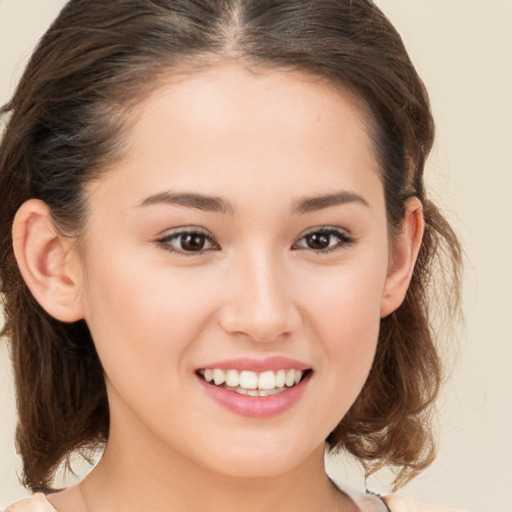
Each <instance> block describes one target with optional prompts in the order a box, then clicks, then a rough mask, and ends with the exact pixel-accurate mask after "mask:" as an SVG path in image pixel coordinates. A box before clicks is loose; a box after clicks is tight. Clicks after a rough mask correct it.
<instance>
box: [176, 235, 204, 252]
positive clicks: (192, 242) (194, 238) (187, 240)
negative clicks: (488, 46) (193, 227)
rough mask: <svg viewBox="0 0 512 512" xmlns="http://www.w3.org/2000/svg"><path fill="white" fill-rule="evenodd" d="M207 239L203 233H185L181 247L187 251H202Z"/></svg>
mask: <svg viewBox="0 0 512 512" xmlns="http://www.w3.org/2000/svg"><path fill="white" fill-rule="evenodd" d="M204 243H205V239H204V236H203V235H199V234H197V233H196V234H191V235H184V236H183V239H182V241H181V247H182V248H183V249H184V250H185V251H200V250H201V249H203V248H204Z"/></svg>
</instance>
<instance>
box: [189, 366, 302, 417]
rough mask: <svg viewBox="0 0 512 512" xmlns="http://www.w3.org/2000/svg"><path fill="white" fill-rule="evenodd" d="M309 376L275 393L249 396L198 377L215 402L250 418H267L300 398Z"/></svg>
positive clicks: (287, 407)
mask: <svg viewBox="0 0 512 512" xmlns="http://www.w3.org/2000/svg"><path fill="white" fill-rule="evenodd" d="M310 378H311V373H308V374H307V375H305V376H304V377H303V379H302V380H301V381H300V382H299V383H298V384H297V385H295V386H293V387H291V388H289V389H287V390H286V391H282V392H281V393H276V394H275V395H270V396H249V395H241V394H240V393H236V392H235V391H229V390H228V389H225V388H223V387H221V386H215V385H214V384H209V383H208V382H206V381H205V380H204V379H202V378H200V377H198V379H199V382H200V383H201V385H202V386H203V388H204V389H205V391H206V393H207V394H208V396H209V397H210V398H212V399H213V400H214V401H215V402H217V403H218V404H219V405H221V406H222V407H224V408H226V409H228V410H229V411H231V412H234V413H236V414H238V415H240V416H247V417H250V418H268V417H270V416H275V415H277V414H280V413H283V412H284V411H286V410H287V409H289V408H290V407H292V405H293V404H295V403H296V402H297V401H298V400H299V399H300V397H301V396H302V394H303V393H304V391H305V389H306V386H307V384H308V382H309V379H310Z"/></svg>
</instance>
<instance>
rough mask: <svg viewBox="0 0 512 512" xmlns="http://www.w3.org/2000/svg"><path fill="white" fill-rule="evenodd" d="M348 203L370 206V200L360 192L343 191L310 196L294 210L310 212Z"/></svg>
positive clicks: (297, 204) (301, 201)
mask: <svg viewBox="0 0 512 512" xmlns="http://www.w3.org/2000/svg"><path fill="white" fill-rule="evenodd" d="M348 203H359V204H362V205H364V206H366V207H368V208H369V207H370V205H369V204H368V201H366V199H364V197H362V196H360V195H359V194H356V193H355V192H352V191H342V192H337V193H335V194H327V195H322V196H317V197H308V198H306V199H302V200H299V201H297V203H296V204H295V207H294V208H293V210H294V212H297V213H308V212H313V211H317V210H323V209H324V208H331V207H332V206H339V205H343V204H348Z"/></svg>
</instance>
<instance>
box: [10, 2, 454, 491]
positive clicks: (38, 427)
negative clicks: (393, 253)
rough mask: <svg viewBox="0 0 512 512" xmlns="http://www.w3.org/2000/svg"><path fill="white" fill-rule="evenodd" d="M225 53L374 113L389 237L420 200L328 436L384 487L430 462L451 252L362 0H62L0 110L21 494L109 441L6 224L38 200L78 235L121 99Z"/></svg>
mask: <svg viewBox="0 0 512 512" xmlns="http://www.w3.org/2000/svg"><path fill="white" fill-rule="evenodd" d="M226 58H228V59H235V60H238V61H241V62H243V63H245V64H247V65H251V64H252V65H259V66H266V67H271V68H286V69H298V70H301V71H303V72H307V73H310V74H311V75H313V76H318V77H322V78H324V79H326V80H327V81H328V82H329V83H331V84H332V85H333V86H335V87H339V88H341V89H342V90H344V91H347V90H348V91H349V92H350V93H351V94H352V95H353V96H355V97H356V98H357V99H358V101H359V102H362V103H363V104H364V105H365V109H366V111H367V112H368V113H369V117H370V119H371V121H370V123H369V124H370V129H371V133H372V136H373V138H374V140H375V145H376V148H377V153H378V158H379V160H380V162H379V163H380V168H381V172H382V181H383V184H384V189H385V199H386V205H387V214H388V220H389V225H390V226H391V227H392V228H393V229H392V230H395V231H396V230H399V229H400V222H401V220H402V218H403V215H404V204H405V201H406V200H407V198H409V197H410V196H411V195H416V196H417V197H418V198H419V199H420V200H421V201H422V203H423V206H424V216H425V222H426V232H425V236H424V239H423V243H422V247H421V250H420V254H419V258H418V261H417V263H416V267H415V270H414V275H413V279H412V282H411V285H410V288H409V290H408V292H407V296H406V298H405V301H404V303H403V305H402V306H401V307H400V308H399V309H398V310H397V311H396V312H394V313H392V314H391V315H389V316H388V317H387V318H385V319H383V320H382V322H381V329H380V335H379V342H378V348H377V354H376V358H375V361H374V364H373V368H372V370H371V372H370V376H369V378H368V380H367V382H366V384H365V386H364V388H363V390H362V392H361V394H360V396H359V397H358V398H357V400H356V402H355V403H354V404H353V406H352V408H351V409H350V411H349V412H348V413H347V415H346V416H345V417H344V418H343V419H342V420H341V422H340V423H339V425H338V426H337V427H336V428H335V430H334V431H333V432H332V433H331V434H330V435H329V437H328V439H327V442H328V443H329V446H330V448H331V449H332V450H340V449H341V450H346V451H348V452H350V453H352V454H354V455H355V456H356V457H357V458H359V460H360V461H361V462H362V463H363V464H364V465H365V468H366V470H367V472H371V471H372V470H375V469H376V468H378V467H381V466H384V465H388V466H391V467H394V468H395V470H396V472H397V479H396V483H397V484H400V483H403V482H404V481H406V480H407V479H408V478H410V477H411V476H413V475H414V474H415V473H417V472H418V471H420V470H421V469H423V468H425V467H426V466H427V465H428V464H429V463H430V462H431V461H432V460H433V457H434V444H433V440H432V435H431V432H430V429H429V426H428V425H429V423H428V421H426V420H428V416H429V409H430V406H431V405H432V403H433V401H434V399H435V397H436V395H437V392H438V387H439V383H440V363H439V357H438V354H437V350H436V347H435V344H434V340H433V327H432V324H431V319H430V317H429V311H430V308H429V304H430V301H431V300H432V297H431V296H430V295H431V290H432V282H433V281H432V277H433V274H434V272H435V268H436V265H439V263H440V262H439V260H440V259H443V256H446V258H444V263H445V265H446V264H448V268H447V269H445V272H444V274H443V276H444V278H445V283H444V284H445V285H446V288H445V289H444V291H443V290H439V289H437V291H436V301H442V300H446V303H445V305H446V307H447V308H450V310H452V311H454V310H456V309H457V304H458V291H459V274H458V267H459V263H460V259H461V255H460V247H459V244H458V242H457V239H456V237H455V235H454V233H453V231H452V230H451V228H450V226H449V225H448V223H447V222H446V221H445V220H444V218H443V217H442V215H441V214H440V213H439V211H438V210H437V208H436V207H435V206H434V205H433V204H432V203H431V202H430V201H429V200H428V199H427V198H426V194H425V189H424V184H423V168H424V164H425V160H426V158H427V155H428V153H429V151H430V149H431V146H432V142H433V135H434V128H433V121H432V116H431V113H430V107H429V101H428V97H427V94H426V91H425V88H424V86H423V84H422V82H421V80H420V78H419V77H418V75H417V73H416V71H415V69H414V67H413V65H412V63H411V62H410V60H409V57H408V55H407V53H406V50H405V48H404V46H403V43H402V41H401V39H400V36H399V35H398V34H397V32H396V31H395V29H394V28H393V26H392V25H391V23H390V22H389V20H388V19H387V18H386V17H385V16H384V15H383V14H382V13H381V12H380V11H379V9H378V8H377V7H376V6H375V5H374V4H373V3H372V2H371V1H369V0H118V1H116V2H113V1H105V0H71V1H70V2H69V3H68V4H67V5H66V7H65V8H64V9H63V11H62V12H61V14H60V15H59V17H58V18H57V20H56V21H55V22H54V24H53V25H52V26H51V27H50V29H49V30H48V32H47V33H46V34H45V36H44V37H43V38H42V40H41V41H40V43H39V45H38V47H37V49H36V50H35V52H34V54H33V56H32V58H31V60H30V63H29V65H28V67H27V69H26V71H25V73H24V75H23V77H22V79H21V81H20V84H19V86H18V88H17V90H16V92H15V94H14V97H13V98H12V100H11V101H10V103H9V104H8V105H6V106H5V107H4V108H3V115H4V116H8V115H9V114H10V118H9V119H8V123H7V128H6V131H5V135H4V137H3V140H2V144H1V146H0V279H1V286H2V293H3V299H4V307H5V320H6V322H5V328H4V334H5V335H6V336H7V337H8V338H9V339H10V342H11V347H12V359H13V363H14V372H15V379H16V389H17V404H18V412H19V422H18V429H17V443H18V449H19V451H20V453H21V455H22V458H23V463H24V467H23V470H24V484H25V485H26V486H28V487H30V488H31V489H33V490H40V489H45V488H48V487H49V486H50V485H51V482H52V477H53V475H54V473H55V470H56V468H57V466H58V465H59V463H61V462H62V461H63V460H65V459H66V457H68V456H69V454H70V453H71V452H72V451H76V450H84V449H87V448H94V447H97V446H99V445H101V443H102V442H105V441H106V440H107V439H108V428H109V411H108V404H107V396H106V391H105V384H104V377H103V371H102V367H101V363H100V361H99V359H98V356H97V354H96V351H95V348H94V345H93V342H92V339H91V336H90V334H89V331H88V328H87V325H86V324H85V322H83V321H80V322H76V323H73V324H64V323H61V322H59V321H57V320H55V319H53V318H51V317H50V316H48V315H47V314H46V313H45V312H44V311H43V309H42V308H41V307H40V306H39V305H38V303H37V302H36V301H35V299H34V298H33V297H32V295H31V293H30V292H29V290H28V288H27V287H26V285H25V284H24V282H23V279H22V277H21V275H20V272H19V270H18V267H17V265H16V262H15V259H14V256H13V251H12V238H11V227H12V221H13V218H14V215H15V213H16V211H17V209H18V208H19V207H20V205H21V204H22V203H23V202H24V201H25V200H27V199H29V198H38V199H41V200H43V201H44V202H46V203H47V204H48V206H49V207H50V210H51V212H52V215H53V218H54V221H55V223H56V225H57V226H58V227H59V229H60V230H61V231H62V232H64V233H67V234H70V235H73V236H78V235H79V233H80V228H81V227H82V226H83V223H84V219H85V217H86V211H87V209H86V204H85V200H84V194H83V190H84V185H85V184H86V183H87V182H89V181H91V180H93V179H95V177H97V176H98V175H99V173H101V171H102V170H104V169H105V168H106V167H108V166H110V165H112V164H114V163H115V162H116V161H117V159H119V158H120V157H121V155H122V153H123V145H122V141H123V136H122V135H123V133H124V129H125V126H124V122H125V120H126V119H127V116H128V114H129V112H130V106H131V105H133V104H134V102H136V101H137V100H139V99H140V98H141V97H142V96H143V95H144V94H147V92H148V91H149V90H150V89H151V88H152V87H155V86H156V84H157V82H158V77H159V76H161V75H162V74H164V73H166V72H167V73H168V72H169V70H172V69H176V70H186V69H189V68H190V67H194V66H199V67H200V66H203V65H205V64H206V63H208V62H215V61H216V60H219V59H226ZM436 260H437V261H436ZM437 268H438V267H437Z"/></svg>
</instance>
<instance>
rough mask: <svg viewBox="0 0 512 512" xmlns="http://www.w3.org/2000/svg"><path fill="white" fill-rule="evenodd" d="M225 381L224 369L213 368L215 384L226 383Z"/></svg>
mask: <svg viewBox="0 0 512 512" xmlns="http://www.w3.org/2000/svg"><path fill="white" fill-rule="evenodd" d="M225 381H226V374H225V373H224V370H219V369H218V368H215V370H213V382H215V385H216V386H220V385H221V384H224V382H225Z"/></svg>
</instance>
